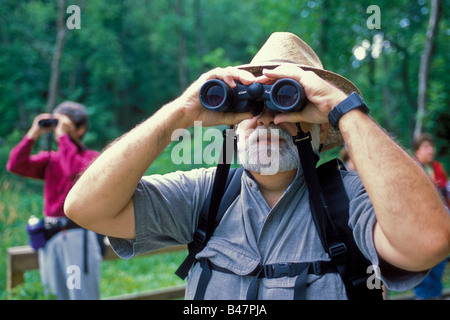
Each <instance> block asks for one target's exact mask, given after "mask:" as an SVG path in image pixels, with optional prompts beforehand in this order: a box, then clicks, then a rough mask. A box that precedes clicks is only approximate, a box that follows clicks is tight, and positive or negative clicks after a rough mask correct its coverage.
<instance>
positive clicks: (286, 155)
mask: <svg viewBox="0 0 450 320" xmlns="http://www.w3.org/2000/svg"><path fill="white" fill-rule="evenodd" d="M267 134H270V135H271V137H272V139H271V143H266V140H265V139H266V135H267ZM258 138H261V139H262V141H260V142H258ZM281 138H284V140H283V139H281ZM238 159H239V163H240V164H241V165H242V167H243V168H244V169H246V170H248V171H252V172H255V173H260V174H267V175H273V174H276V173H279V172H286V171H291V170H294V169H297V167H298V163H299V155H298V151H297V148H296V146H295V145H294V142H293V141H292V137H291V136H290V135H289V133H287V132H286V131H285V130H283V129H281V128H279V127H277V126H275V125H271V126H269V127H268V128H267V129H255V130H253V132H252V133H251V134H250V136H249V137H248V139H247V141H246V142H245V145H244V146H243V145H242V144H238Z"/></svg>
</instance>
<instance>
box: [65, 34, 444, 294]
mask: <svg viewBox="0 0 450 320" xmlns="http://www.w3.org/2000/svg"><path fill="white" fill-rule="evenodd" d="M281 79H290V80H289V81H287V82H286V83H287V84H289V83H296V84H295V85H293V86H292V87H287V88H283V87H285V86H284V85H283V86H281V85H279V86H277V85H276V84H277V82H278V81H279V80H281ZM209 80H214V81H215V82H213V83H212V85H210V84H211V83H210V84H208V85H206V86H205V87H203V86H204V85H205V83H207V81H209ZM217 80H220V82H217ZM291 80H293V82H292V81H291ZM283 81H285V80H283ZM255 83H258V85H254V84H255ZM259 84H261V86H260V85H259ZM257 87H258V88H257ZM261 87H262V90H263V91H261ZM202 88H203V89H202ZM221 88H222V89H221ZM234 88H237V90H234ZM274 88H275V91H272V90H274ZM298 88H302V89H298ZM277 90H278V91H277ZM302 90H304V92H303V91H302ZM240 93H241V94H242V96H239V94H240ZM303 94H304V98H306V100H303V101H305V102H304V105H302V104H300V105H301V107H299V108H297V107H295V106H296V105H297V104H296V103H292V102H295V101H297V100H298V101H300V100H301V99H300V98H299V95H303ZM205 95H206V97H205ZM229 96H231V98H232V99H231V100H228V97H229ZM224 102H225V105H223V103H224ZM300 105H299V106H300ZM217 106H220V107H224V109H223V110H212V109H214V108H215V107H217ZM241 107H242V108H241ZM283 107H288V109H290V110H282V108H283ZM291 107H292V108H293V109H292V108H291ZM239 108H241V109H239ZM237 109H239V110H237ZM299 110H300V111H299ZM224 111H225V112H224ZM233 111H234V112H233ZM285 111H288V112H285ZM367 113H368V108H367V106H366V105H365V104H364V101H363V100H362V98H361V96H360V93H359V90H358V89H357V88H356V86H355V85H353V84H352V83H351V82H350V81H349V80H347V79H345V78H344V77H342V76H340V75H337V74H335V73H333V72H330V71H327V70H324V69H323V67H322V64H321V62H320V60H319V58H318V57H317V55H316V54H315V53H314V51H313V50H312V49H311V48H310V47H309V46H308V45H307V44H306V43H305V42H303V41H302V40H301V39H300V38H299V37H297V36H296V35H293V34H290V33H274V34H272V35H271V36H270V38H269V39H268V40H267V42H266V43H265V44H264V46H263V47H262V48H261V49H260V51H259V52H258V53H257V55H256V56H255V57H254V59H253V60H252V62H251V63H250V64H248V65H242V66H238V67H229V68H218V69H214V70H212V71H210V72H207V73H205V74H203V75H202V76H201V77H200V78H199V79H198V80H197V81H196V82H194V83H193V84H192V85H191V86H190V87H189V88H188V89H187V90H186V91H185V92H184V93H183V94H182V95H181V96H180V97H179V98H178V99H176V100H174V101H172V102H170V103H168V104H167V105H165V106H163V107H162V108H161V109H160V110H159V111H158V112H157V113H156V114H155V115H153V116H152V117H150V118H149V119H147V120H146V121H144V122H143V123H142V124H140V125H139V126H137V127H136V128H135V129H133V130H132V131H130V132H129V133H127V134H126V135H124V136H123V137H121V138H120V139H119V140H118V141H116V142H115V143H113V144H112V145H111V146H110V147H109V148H107V149H106V150H105V151H104V152H103V154H102V155H101V156H100V157H99V158H98V159H97V160H96V161H95V162H94V163H93V164H92V165H91V166H90V168H89V169H88V170H87V171H86V172H85V173H84V174H83V176H82V177H81V178H80V180H79V181H78V182H77V183H76V185H75V186H74V188H73V189H72V190H71V192H70V193H69V195H68V197H67V199H66V204H65V209H66V214H67V215H68V216H69V217H70V218H71V219H73V220H75V221H76V222H77V223H79V224H80V225H82V226H84V227H86V228H89V229H92V230H95V231H97V232H99V233H102V234H106V235H108V236H110V241H111V244H112V246H113V248H114V250H115V251H116V252H117V253H118V254H119V255H120V256H121V257H123V258H130V257H132V256H135V255H138V254H141V253H143V252H146V251H150V250H155V249H158V248H161V247H165V246H170V245H176V244H180V243H181V244H189V249H190V252H194V254H195V256H194V258H193V260H192V261H193V266H192V268H190V264H188V267H189V268H188V270H187V271H189V275H188V278H187V290H186V298H187V299H192V298H195V299H293V298H295V299H347V298H355V297H356V298H357V297H358V294H355V292H357V293H358V292H365V291H370V290H367V289H370V288H368V287H369V286H368V285H367V282H366V280H367V279H368V278H367V276H368V275H367V274H366V277H364V276H363V275H361V274H359V275H358V278H354V277H353V278H352V277H348V275H350V274H351V273H353V269H356V268H358V267H359V266H357V265H352V263H351V262H352V261H354V260H353V256H354V255H353V252H354V251H355V248H356V249H357V250H359V251H360V253H358V254H361V256H362V257H363V258H364V259H366V260H367V263H368V264H369V265H374V266H378V267H379V269H380V271H381V274H380V275H379V276H380V277H381V280H382V281H383V282H384V284H385V285H386V286H387V287H388V288H391V289H394V290H404V289H406V288H408V287H412V286H414V285H415V284H416V283H418V282H419V281H421V279H423V277H424V276H425V274H426V271H427V270H428V269H429V268H430V267H432V266H433V265H434V264H435V263H438V262H440V261H441V260H442V259H443V258H444V257H446V256H447V254H448V253H449V246H450V244H449V238H450V237H449V234H450V218H449V214H448V211H447V209H446V208H445V206H444V205H443V204H442V202H441V200H440V198H439V195H438V194H437V192H436V190H435V188H434V186H433V185H432V184H431V183H430V181H429V179H428V178H427V176H426V174H425V173H424V172H423V171H422V170H421V168H420V167H419V166H418V165H417V164H416V163H415V161H414V160H413V159H412V158H411V157H410V156H409V155H408V154H407V153H406V152H405V151H404V150H403V149H402V148H401V147H399V146H398V145H397V144H396V143H395V142H394V141H392V140H391V139H390V138H389V136H388V135H387V134H386V133H385V132H384V131H383V130H382V129H381V128H380V127H379V126H378V125H377V124H376V123H375V122H374V121H373V120H372V119H371V118H370V117H369V116H368V115H367ZM194 121H202V123H203V125H204V126H216V125H224V124H226V125H232V126H234V125H236V124H238V126H237V128H236V134H237V136H238V142H237V148H238V157H239V159H240V160H241V165H242V167H243V168H244V169H245V170H244V172H243V173H242V176H241V177H240V178H239V181H240V183H241V184H240V187H239V190H238V195H236V197H233V199H232V201H231V202H230V203H229V204H227V206H226V208H225V209H226V210H225V212H224V214H223V216H221V220H220V223H218V222H217V223H216V221H215V220H212V221H211V220H210V219H207V220H208V221H206V222H205V221H204V219H203V215H202V216H201V212H202V211H203V210H202V208H203V207H205V202H207V201H208V200H207V198H208V195H209V194H210V192H211V189H212V192H213V195H212V196H211V197H212V200H211V203H210V207H209V208H210V211H212V210H211V208H212V207H213V206H214V201H216V200H215V199H216V198H215V195H214V194H215V191H214V189H215V186H216V183H215V182H216V180H215V176H216V175H217V176H221V175H222V173H220V174H219V170H222V169H221V168H222V167H221V165H220V164H219V165H218V168H217V169H216V168H213V169H198V170H193V171H190V172H174V173H170V174H167V175H154V176H149V177H142V175H143V174H144V172H145V171H146V170H147V168H148V167H149V166H150V165H151V164H152V162H153V160H155V158H156V157H157V156H158V155H159V153H160V152H161V151H162V150H163V149H164V148H165V147H166V146H167V145H168V144H169V143H170V142H171V134H172V132H173V131H174V130H176V129H179V128H188V127H190V126H192V125H193V123H194ZM259 129H264V130H268V129H270V133H268V134H266V135H262V136H258V135H257V134H255V132H257V131H258V130H259ZM272 130H273V131H272ZM291 137H293V139H292V138H291ZM275 140H276V141H275ZM343 141H345V143H346V144H347V146H348V148H349V152H350V154H351V156H352V159H353V160H354V162H355V164H356V168H357V170H358V173H359V175H360V177H361V178H359V177H358V175H357V174H356V173H355V172H340V173H339V177H337V178H336V176H334V178H333V179H334V182H333V186H339V188H345V190H344V193H342V192H341V191H339V192H340V193H338V194H339V195H344V198H345V199H344V198H342V201H340V199H339V197H338V199H337V201H336V199H331V198H329V197H328V193H330V192H331V191H330V190H331V189H330V188H329V187H328V186H329V185H328V184H327V181H326V180H327V175H323V174H321V173H320V174H319V171H320V170H319V168H317V173H318V174H317V175H316V169H315V163H316V161H317V158H318V156H319V155H320V152H321V151H324V150H327V149H330V148H333V147H336V146H339V145H341V144H342V142H343ZM255 145H256V146H257V148H254V146H255ZM273 145H275V146H276V149H273V147H272V146H273ZM261 146H265V148H266V149H264V150H269V149H270V152H279V153H280V170H278V172H276V173H272V174H270V175H267V174H263V173H262V169H263V168H264V166H265V165H266V164H261V165H258V164H255V163H248V162H249V161H248V159H251V158H252V157H246V156H245V155H246V154H247V155H254V153H258V152H259V150H261V149H260V148H259V147H261ZM130 155H131V156H130ZM259 156H260V155H256V159H258V157H259ZM292 159H293V160H292ZM284 162H289V163H290V164H289V165H287V166H283V168H281V167H282V166H281V164H284ZM230 171H231V170H230ZM227 172H228V171H227V170H225V178H226V175H227ZM330 172H334V171H333V170H331V171H330ZM317 176H318V177H317ZM331 178H332V177H331V176H330V179H331ZM225 180H226V179H225ZM318 180H320V181H319V183H320V184H319V183H318ZM219 184H220V183H217V185H219ZM232 184H233V182H230V186H231V185H232ZM339 188H337V189H339ZM217 189H219V188H217ZM225 189H226V188H225ZM225 194H226V193H225ZM418 195H420V197H419V196H418ZM225 198H226V196H225V195H224V198H223V200H224V199H225ZM80 199H82V200H83V201H80ZM219 201H220V200H219ZM329 201H331V202H332V203H333V205H328V206H327V204H328V203H330V202H329ZM341 203H342V204H344V206H343V208H344V209H345V210H344V211H345V213H346V214H348V219H347V221H345V223H344V226H343V229H346V228H347V229H349V230H350V232H351V233H350V237H351V239H347V238H348V237H347V236H345V237H347V238H346V239H340V236H341V231H340V230H336V233H337V235H338V237H337V238H333V237H329V235H332V232H331V231H330V229H339V228H340V227H339V228H335V227H336V226H335V225H330V224H329V223H328V220H330V218H329V215H328V214H329V213H330V212H333V211H334V210H335V207H339V206H340V205H341ZM334 204H336V205H334ZM216 209H217V208H216ZM218 211H221V210H220V208H219V210H218ZM324 212H325V213H324ZM333 221H334V220H333ZM205 224H207V225H208V227H207V228H206V230H207V231H206V233H205V232H203V231H201V232H199V231H198V230H199V228H200V226H201V225H205ZM214 224H217V225H214ZM209 225H212V226H213V227H214V228H213V229H212V231H211V229H210V228H209ZM202 230H203V229H202ZM324 232H325V233H326V236H324ZM345 232H347V231H345ZM346 235H348V233H346ZM345 237H343V238H345ZM199 239H200V240H199ZM353 244H355V245H353ZM370 270H373V268H372V269H370ZM364 272H366V269H364V271H363V273H364ZM182 273H184V275H183V276H185V275H186V274H187V272H186V270H184V272H182ZM360 273H361V272H360ZM352 286H354V287H358V288H357V289H356V291H353V288H352ZM371 288H372V287H371ZM372 289H373V288H372ZM369 296H370V293H369ZM374 296H375V295H374ZM361 297H362V296H361Z"/></svg>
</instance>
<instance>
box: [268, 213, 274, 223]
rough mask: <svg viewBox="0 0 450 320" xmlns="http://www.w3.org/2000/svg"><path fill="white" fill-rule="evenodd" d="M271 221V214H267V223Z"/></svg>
mask: <svg viewBox="0 0 450 320" xmlns="http://www.w3.org/2000/svg"><path fill="white" fill-rule="evenodd" d="M272 219H273V214H269V216H268V217H267V221H268V222H270V221H272Z"/></svg>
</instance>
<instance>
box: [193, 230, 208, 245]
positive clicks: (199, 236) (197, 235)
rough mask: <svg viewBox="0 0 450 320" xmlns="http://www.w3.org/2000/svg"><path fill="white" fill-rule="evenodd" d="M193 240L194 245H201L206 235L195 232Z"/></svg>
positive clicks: (198, 231)
mask: <svg viewBox="0 0 450 320" xmlns="http://www.w3.org/2000/svg"><path fill="white" fill-rule="evenodd" d="M193 238H194V243H195V244H199V245H203V243H204V242H205V238H206V233H205V232H203V231H201V230H195V232H194V236H193Z"/></svg>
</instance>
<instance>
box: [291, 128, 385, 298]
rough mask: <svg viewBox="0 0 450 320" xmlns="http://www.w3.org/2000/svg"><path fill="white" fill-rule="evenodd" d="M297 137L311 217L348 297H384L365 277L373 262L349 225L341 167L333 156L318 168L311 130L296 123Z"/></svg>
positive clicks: (296, 141) (295, 141)
mask: <svg viewBox="0 0 450 320" xmlns="http://www.w3.org/2000/svg"><path fill="white" fill-rule="evenodd" d="M297 128H298V133H297V135H296V136H295V137H293V139H294V143H295V144H296V145H297V149H298V152H299V156H300V162H301V165H302V168H303V174H304V176H305V180H306V184H307V187H308V191H309V200H310V207H311V213H312V218H313V221H314V225H315V226H316V229H317V232H318V233H319V237H320V240H321V242H322V245H323V247H324V249H325V251H326V252H328V254H329V256H330V258H331V260H332V261H333V262H334V263H335V264H336V268H337V269H338V272H339V274H340V276H341V279H342V281H343V282H344V285H345V288H346V291H347V295H348V298H349V299H356V300H362V299H375V298H378V299H382V294H381V293H382V290H381V289H380V290H370V289H369V288H368V287H367V284H366V281H367V278H368V277H369V276H370V275H369V274H368V273H367V267H368V266H369V265H370V262H369V261H368V260H367V259H366V258H365V257H364V256H363V254H362V253H361V251H360V250H359V248H358V246H357V245H356V243H355V240H354V238H353V231H352V229H351V228H350V227H349V226H348V219H349V199H348V196H347V193H346V191H345V188H344V184H343V182H342V177H341V175H340V171H339V162H338V160H337V159H335V160H332V161H330V162H328V163H326V164H324V165H322V166H320V167H319V168H318V169H317V170H316V166H315V162H316V161H315V159H314V153H313V150H312V147H311V134H310V133H309V132H308V133H304V132H303V131H302V130H301V127H300V125H299V124H298V123H297Z"/></svg>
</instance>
